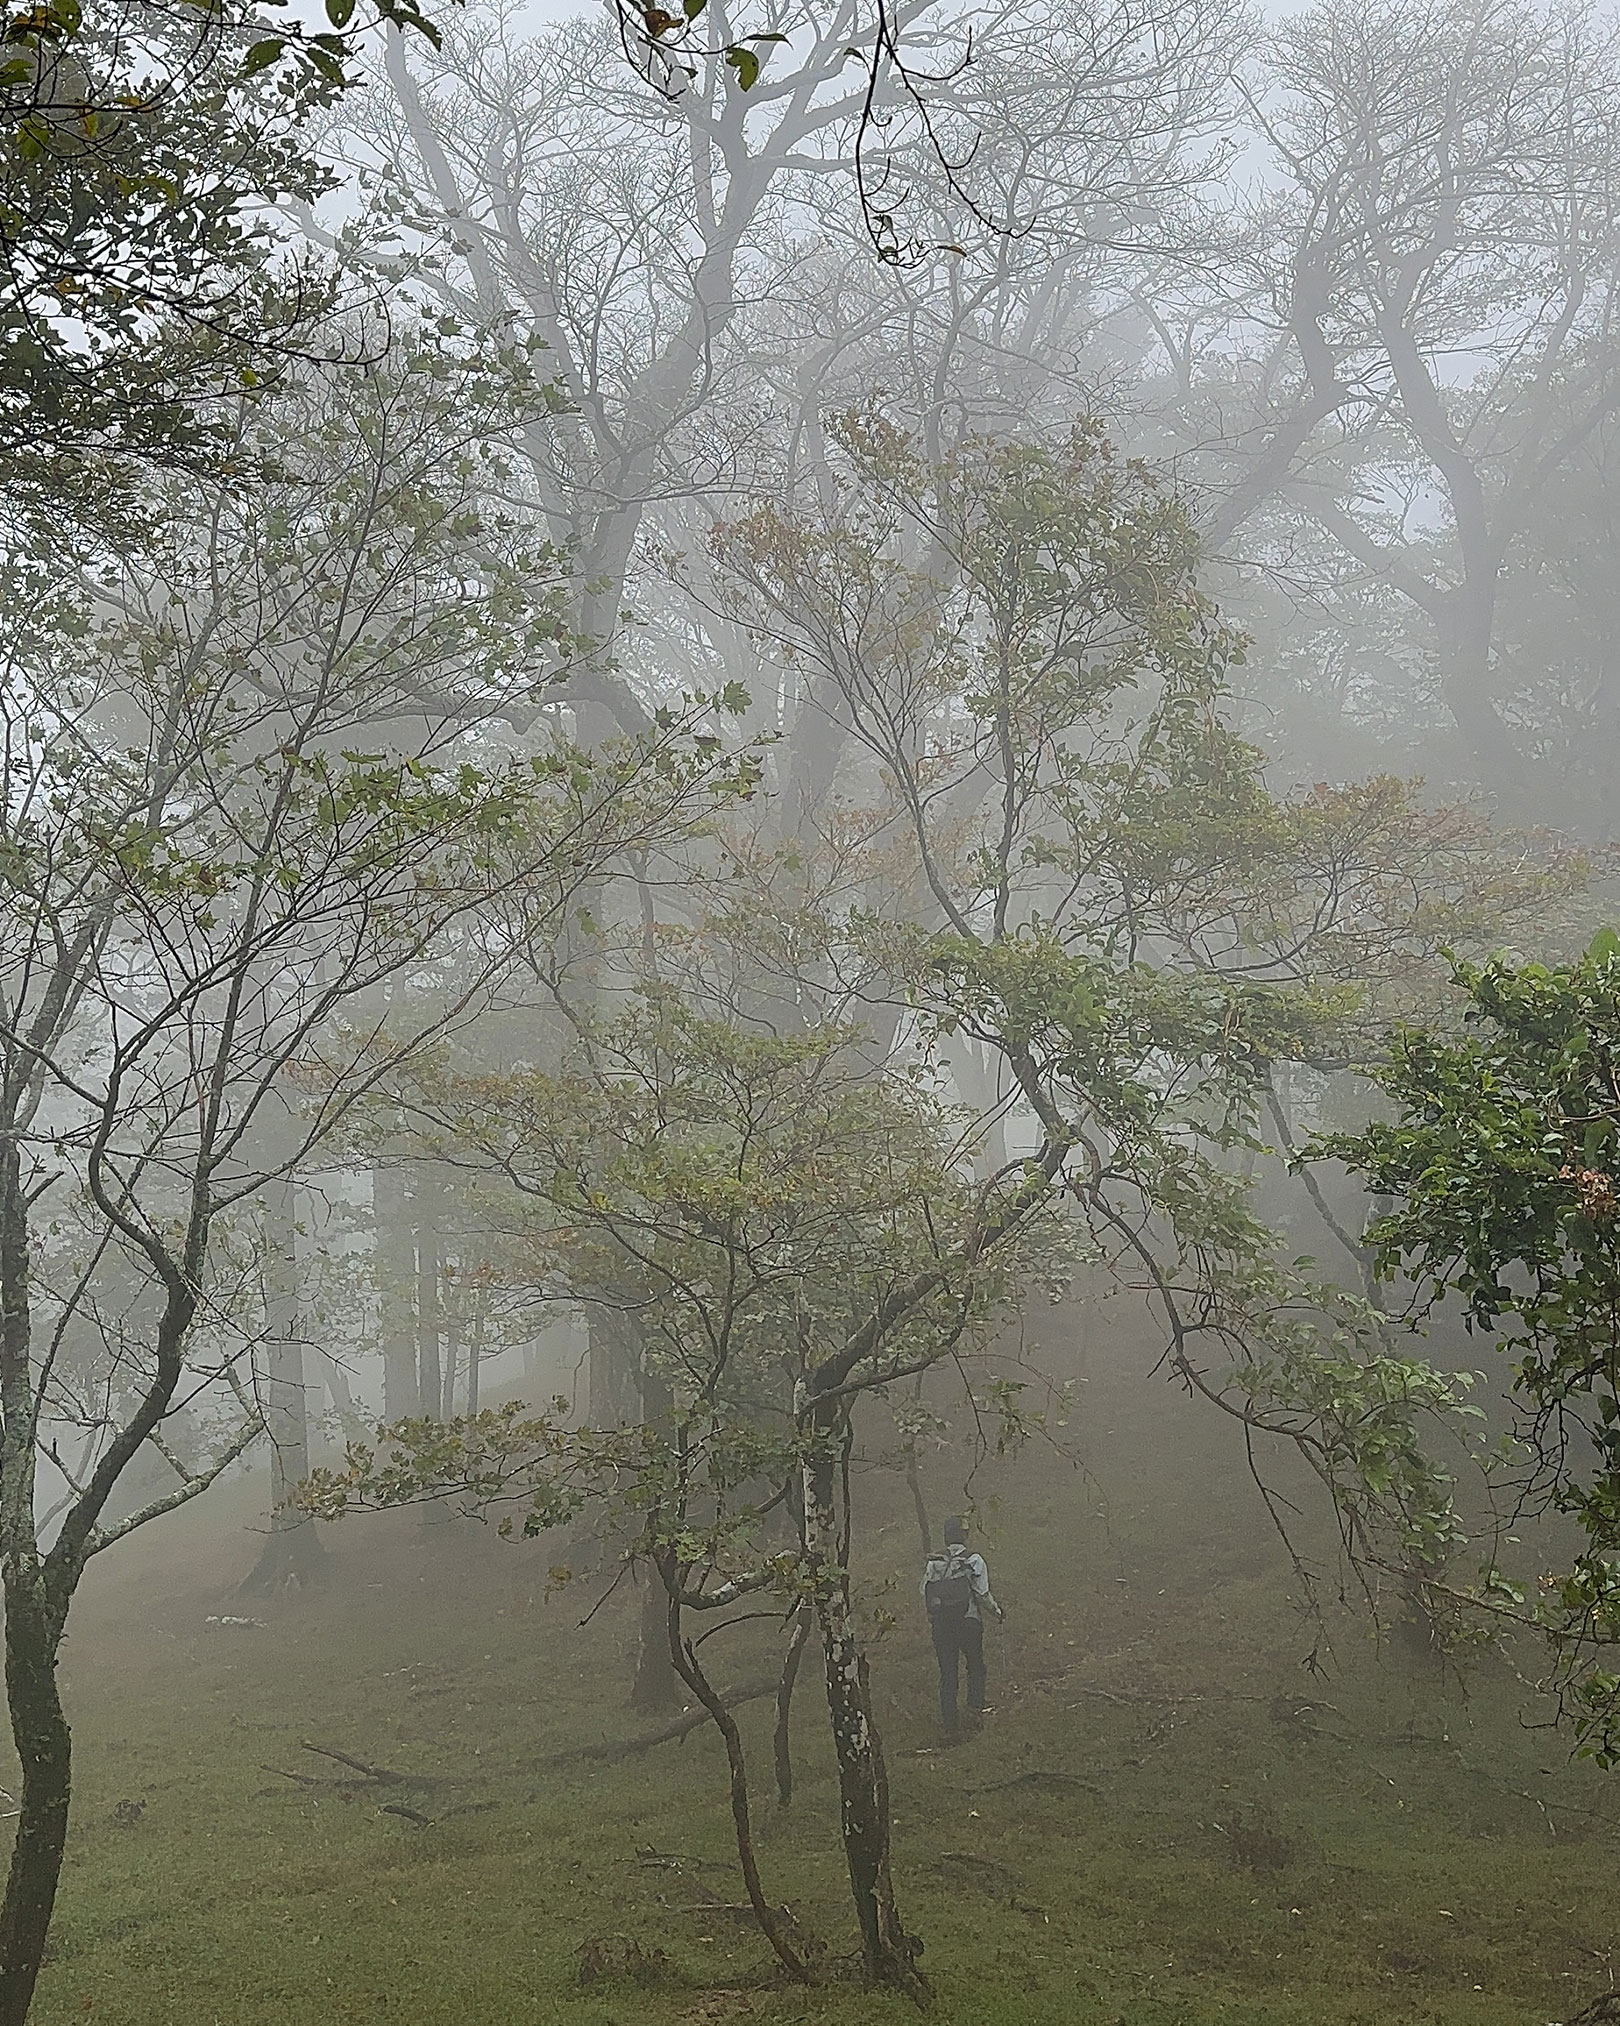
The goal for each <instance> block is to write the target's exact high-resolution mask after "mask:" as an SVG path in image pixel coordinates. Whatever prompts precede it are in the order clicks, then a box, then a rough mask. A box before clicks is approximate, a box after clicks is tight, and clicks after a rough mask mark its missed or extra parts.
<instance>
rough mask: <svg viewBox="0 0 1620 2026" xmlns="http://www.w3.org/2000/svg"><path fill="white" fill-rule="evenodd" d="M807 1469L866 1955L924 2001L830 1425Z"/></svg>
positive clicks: (820, 1618) (849, 1858)
mask: <svg viewBox="0 0 1620 2026" xmlns="http://www.w3.org/2000/svg"><path fill="white" fill-rule="evenodd" d="M818 1432H819V1433H820V1435H821V1437H822V1439H821V1441H820V1442H818V1443H817V1444H816V1446H815V1448H814V1450H813V1451H812V1453H811V1455H810V1457H809V1459H808V1460H807V1462H806V1464H805V1467H804V1541H805V1562H806V1567H807V1570H808V1574H809V1577H810V1582H811V1586H812V1590H811V1594H812V1596H813V1598H814V1600H815V1611H816V1622H817V1624H818V1625H819V1627H820V1630H821V1647H822V1654H823V1657H824V1659H825V1662H826V1671H827V1713H828V1715H829V1717H830V1718H831V1720H832V1735H833V1750H834V1752H835V1754H836V1756H837V1759H838V1792H839V1800H840V1805H841V1820H842V1829H843V1837H844V1860H845V1863H846V1864H847V1866H848V1868H849V1885H850V1891H851V1893H852V1894H853V1896H854V1900H855V1913H856V1917H857V1919H858V1920H859V1921H860V1926H861V1953H862V1958H863V1961H864V1964H865V1969H866V1979H867V1982H868V1983H869V1984H874V1985H884V1986H887V1987H889V1988H890V1989H893V1990H898V1991H904V1992H905V1993H906V1995H907V1996H908V1997H911V1998H914V1999H915V2000H917V2002H918V2003H919V2004H921V2003H926V2001H927V1999H928V1996H929V1986H928V1980H927V1978H926V1977H924V1975H923V1973H922V1970H921V1969H920V1968H919V1966H918V1962H917V1958H918V1956H919V1955H921V1953H922V1944H921V1942H919V1941H918V1940H916V1939H915V1937H913V1936H911V1935H908V1934H907V1933H906V1930H905V1927H904V1924H903V1923H902V1921H901V1919H900V1910H899V1908H898V1907H897V1906H896V1904H895V1898H894V1881H893V1879H892V1878H891V1877H890V1874H889V1828H890V1825H889V1775H888V1769H887V1767H886V1766H885V1764H884V1761H883V1742H882V1740H881V1738H880V1737H879V1736H878V1730H877V1725H876V1723H875V1722H874V1721H873V1718H872V1693H871V1684H870V1681H869V1679H868V1675H867V1669H866V1655H865V1653H864V1652H863V1651H862V1650H861V1642H860V1638H859V1635H858V1633H857V1630H856V1625H855V1611H854V1605H853V1602H852V1600H851V1597H850V1586H849V1569H848V1566H847V1560H846V1555H847V1530H846V1529H845V1528H844V1527H842V1526H841V1525H840V1522H839V1494H838V1484H837V1472H836V1469H835V1458H834V1453H833V1449H832V1447H831V1445H832V1444H833V1443H835V1442H837V1441H838V1439H839V1436H840V1435H841V1436H842V1440H843V1442H844V1443H845V1444H846V1445H847V1443H848V1440H849V1431H848V1429H847V1428H843V1429H841V1430H839V1431H838V1432H837V1433H836V1434H835V1433H833V1432H832V1431H829V1430H827V1429H825V1428H823V1429H821V1430H819V1431H818Z"/></svg>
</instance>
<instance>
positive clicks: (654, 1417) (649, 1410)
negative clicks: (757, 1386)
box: [593, 1340, 681, 1716]
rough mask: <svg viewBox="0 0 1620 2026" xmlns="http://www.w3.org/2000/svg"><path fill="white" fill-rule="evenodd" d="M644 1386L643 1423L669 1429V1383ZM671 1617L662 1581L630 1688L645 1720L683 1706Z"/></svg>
mask: <svg viewBox="0 0 1620 2026" xmlns="http://www.w3.org/2000/svg"><path fill="white" fill-rule="evenodd" d="M593 1343H594V1340H593ZM593 1357H594V1351H593ZM640 1383H641V1418H642V1420H643V1421H644V1422H646V1423H648V1424H649V1425H651V1426H653V1427H659V1426H665V1427H667V1426H668V1425H669V1422H670V1417H671V1415H672V1414H673V1412H674V1407H675V1396H674V1394H673V1393H672V1392H671V1391H670V1387H669V1383H668V1381H667V1380H666V1379H665V1378H664V1377H663V1376H662V1375H661V1374H660V1373H657V1372H649V1371H646V1370H643V1371H642V1373H641V1375H640ZM668 1617H669V1606H668V1601H667V1599H666V1597H665V1594H664V1585H663V1583H662V1581H658V1582H655V1583H652V1584H650V1585H649V1586H648V1589H647V1594H646V1595H645V1597H643V1599H642V1604H641V1627H640V1633H639V1637H638V1639H637V1641H636V1676H635V1680H634V1681H633V1682H632V1683H631V1684H630V1707H631V1708H632V1709H635V1710H639V1711H640V1712H641V1713H642V1715H643V1716H659V1715H661V1714H662V1713H663V1712H664V1711H666V1710H671V1709H677V1708H679V1706H680V1702H681V1685H680V1678H679V1676H678V1675H677V1674H676V1671H675V1664H674V1661H673V1660H672V1659H671V1657H670V1644H669V1626H668Z"/></svg>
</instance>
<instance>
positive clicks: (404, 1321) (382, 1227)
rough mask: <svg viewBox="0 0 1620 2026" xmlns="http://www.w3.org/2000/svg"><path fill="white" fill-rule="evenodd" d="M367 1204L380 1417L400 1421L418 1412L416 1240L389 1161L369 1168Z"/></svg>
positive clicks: (401, 1185)
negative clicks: (378, 1332)
mask: <svg viewBox="0 0 1620 2026" xmlns="http://www.w3.org/2000/svg"><path fill="white" fill-rule="evenodd" d="M371 1203H372V1218H373V1226H374V1229H375V1232H376V1270H377V1298H378V1306H379V1309H380V1311H381V1324H382V1354H383V1415H384V1418H385V1419H386V1420H389V1421H404V1420H407V1419H409V1417H410V1416H412V1415H414V1414H416V1413H418V1412H420V1409H421V1396H420V1395H419V1393H418V1392H417V1387H416V1338H415V1329H414V1323H415V1305H414V1302H413V1300H412V1291H411V1286H412V1281H413V1279H414V1277H415V1274H416V1244H415V1240H414V1239H413V1237H412V1235H411V1222H410V1206H409V1203H408V1201H407V1198H406V1191H405V1177H404V1174H403V1172H402V1170H401V1169H399V1168H398V1167H395V1166H392V1165H386V1166H379V1167H374V1168H373V1169H372V1171H371Z"/></svg>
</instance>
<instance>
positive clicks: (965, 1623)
mask: <svg viewBox="0 0 1620 2026" xmlns="http://www.w3.org/2000/svg"><path fill="white" fill-rule="evenodd" d="M929 1622H930V1624H931V1626H932V1628H933V1634H934V1657H935V1659H936V1660H938V1662H939V1715H940V1721H941V1722H942V1723H943V1724H944V1726H945V1728H946V1729H947V1730H948V1731H954V1730H955V1729H956V1679H957V1673H958V1668H959V1663H960V1662H962V1661H964V1660H965V1661H966V1662H967V1706H968V1715H969V1716H977V1715H978V1713H979V1711H980V1710H981V1709H983V1708H984V1626H983V1625H982V1624H981V1623H980V1621H979V1620H978V1619H977V1618H965V1617H964V1618H948V1617H945V1616H944V1615H943V1614H942V1615H941V1616H939V1617H937V1618H933V1619H931V1620H930V1621H929Z"/></svg>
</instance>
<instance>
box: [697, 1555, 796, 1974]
mask: <svg viewBox="0 0 1620 2026" xmlns="http://www.w3.org/2000/svg"><path fill="white" fill-rule="evenodd" d="M659 1581H660V1588H661V1590H662V1592H663V1598H664V1625H665V1635H666V1637H667V1639H668V1641H669V1652H670V1664H671V1665H672V1666H673V1667H674V1668H675V1670H676V1672H677V1673H678V1674H679V1675H680V1677H681V1679H682V1680H683V1681H684V1682H685V1683H686V1685H687V1687H688V1688H689V1689H690V1690H691V1691H692V1693H693V1695H695V1696H696V1697H697V1699H698V1701H699V1702H700V1703H702V1705H703V1707H704V1708H705V1710H707V1711H708V1713H709V1719H710V1721H711V1722H712V1723H713V1725H714V1727H715V1729H716V1730H718V1731H719V1733H720V1736H721V1738H722V1739H723V1740H724V1742H725V1747H726V1764H727V1766H728V1767H729V1769H730V1773H731V1817H732V1822H733V1825H734V1827H735V1829H736V1835H737V1858H738V1862H739V1863H740V1864H741V1866H742V1875H743V1889H744V1890H745V1891H746V1892H747V1894H748V1903H749V1905H750V1906H751V1907H752V1908H753V1911H754V1919H755V1920H756V1921H757V1922H758V1923H759V1930H760V1933H761V1934H763V1935H764V1937H765V1939H766V1940H767V1941H768V1942H769V1943H770V1945H771V1947H772V1949H773V1950H774V1951H775V1952H776V1958H777V1961H778V1962H779V1963H780V1964H781V1965H782V1967H783V1969H784V1970H786V1972H787V1974H788V1976H789V1977H790V1978H791V1979H792V1980H793V1982H794V1983H796V1984H813V1983H814V1982H815V1976H814V1974H813V1972H812V1971H811V1968H810V1965H809V1963H808V1962H806V1960H805V1958H804V1955H803V1954H802V1952H801V1951H800V1949H799V1948H798V1947H797V1945H796V1944H795V1942H794V1939H793V1937H792V1935H791V1934H790V1933H789V1925H790V1918H791V1917H790V1916H788V1914H787V1910H786V1908H783V1907H775V1906H772V1905H771V1903H770V1901H769V1900H768V1899H767V1898H766V1896H765V1888H764V1886H763V1885H762V1884H761V1882H760V1876H759V1863H758V1860H757V1859H756V1858H755V1855H754V1832H753V1827H752V1824H751V1822H750V1819H749V1808H748V1765H747V1761H746V1759H745V1758H744V1756H743V1746H742V1733H741V1732H740V1731H739V1730H738V1729H737V1720H736V1718H735V1717H734V1716H733V1715H732V1714H731V1712H730V1710H728V1709H727V1708H726V1705H725V1700H724V1698H723V1697H722V1696H721V1695H719V1694H718V1693H717V1692H716V1690H715V1688H714V1685H713V1683H712V1682H711V1681H710V1680H709V1678H708V1676H707V1675H706V1674H705V1673H704V1672H703V1669H702V1667H701V1665H700V1664H699V1662H698V1657H697V1649H696V1647H694V1646H693V1645H691V1644H690V1643H689V1642H688V1641H687V1639H686V1637H685V1636H684V1634H683V1632H682V1629H681V1604H680V1596H679V1591H680V1585H681V1568H680V1564H679V1563H678V1562H677V1561H676V1560H675V1557H674V1554H673V1552H671V1553H670V1554H669V1555H667V1556H665V1557H664V1558H662V1559H661V1560H660V1564H659Z"/></svg>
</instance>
